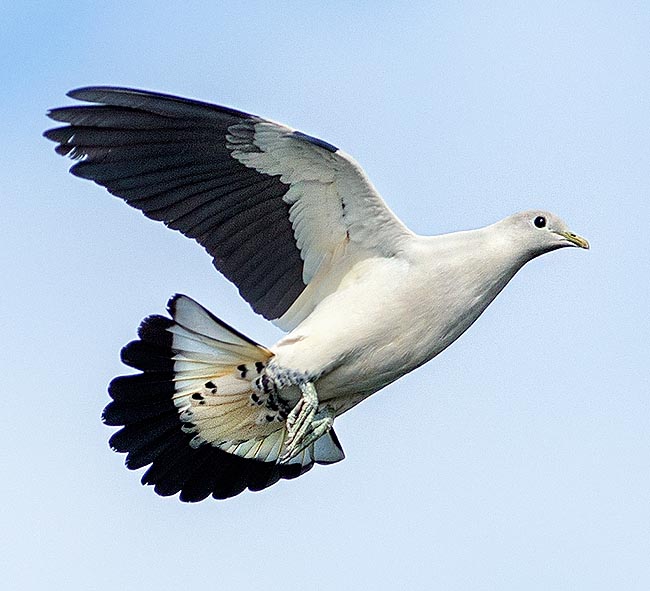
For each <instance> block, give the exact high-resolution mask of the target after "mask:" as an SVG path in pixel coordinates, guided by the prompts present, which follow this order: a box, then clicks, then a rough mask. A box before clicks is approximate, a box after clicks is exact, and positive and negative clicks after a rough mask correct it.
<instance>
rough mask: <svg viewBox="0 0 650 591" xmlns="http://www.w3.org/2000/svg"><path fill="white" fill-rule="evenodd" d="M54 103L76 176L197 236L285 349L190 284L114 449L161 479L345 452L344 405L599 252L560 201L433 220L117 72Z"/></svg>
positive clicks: (313, 151) (348, 170)
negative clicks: (448, 222)
mask: <svg viewBox="0 0 650 591" xmlns="http://www.w3.org/2000/svg"><path fill="white" fill-rule="evenodd" d="M69 96H70V97H72V98H74V99H79V100H82V101H87V102H89V103H94V104H92V105H78V106H71V107H62V108H58V109H53V110H51V111H49V113H48V115H49V117H51V118H52V119H54V120H56V121H61V122H64V123H66V125H65V126H64V127H58V128H56V129H51V130H48V131H47V132H45V136H46V137H47V138H49V139H51V140H53V141H55V142H57V143H58V145H57V147H56V151H57V152H58V153H59V154H63V155H69V156H71V157H72V158H75V159H79V160H80V162H78V163H76V164H75V165H74V166H73V167H72V168H71V172H72V173H73V174H75V175H76V176H79V177H82V178H86V179H91V180H93V181H95V182H96V183H98V184H100V185H102V186H104V187H106V188H107V189H108V190H109V191H110V192H111V193H112V194H114V195H117V196H118V197H121V198H122V199H124V200H125V201H126V202H127V203H128V204H129V205H131V206H133V207H135V208H137V209H139V210H141V211H142V212H143V213H144V214H145V215H146V216H147V217H149V218H152V219H154V220H160V221H162V222H164V223H165V225H167V226H169V227H170V228H173V229H175V230H179V231H180V232H182V233H183V234H184V235H185V236H188V237H190V238H194V239H195V240H196V241H197V242H198V243H199V244H200V245H202V246H203V247H204V248H205V249H206V251H207V252H208V253H209V254H210V255H211V256H212V257H213V261H214V266H215V267H216V268H217V269H218V270H219V271H221V272H222V273H223V274H224V275H225V276H226V277H227V278H228V279H229V280H230V281H232V282H233V283H234V284H235V285H236V286H237V287H238V288H239V292H240V294H241V295H242V297H243V298H244V299H245V300H246V301H247V302H248V303H249V304H250V305H251V306H252V308H253V310H255V311H256V312H257V313H259V314H261V315H262V316H264V317H265V318H267V319H269V320H271V321H272V322H273V323H274V324H276V325H277V326H279V327H280V328H281V329H283V330H285V331H287V332H288V334H287V335H286V336H284V337H283V338H281V339H280V340H279V341H278V342H277V343H276V344H275V345H274V346H273V347H271V348H266V347H263V346H262V345H259V344H257V343H255V342H254V341H252V340H251V339H249V338H247V337H245V336H244V335H242V334H240V333H239V332H237V331H236V330H234V329H233V328H231V327H230V326H228V325H227V324H225V323H224V322H222V321H221V320H219V319H218V318H217V317H215V316H213V315H212V314H211V313H210V312H208V311H207V310H206V309H205V308H203V307H202V306H200V305H199V304H198V303H196V302H195V301H193V300H192V299H190V298H189V297H187V296H184V295H176V296H174V297H172V298H171V300H170V301H169V304H168V311H169V317H166V316H151V317H149V318H146V319H145V320H144V321H143V322H142V324H141V326H140V328H139V331H138V336H139V340H136V341H134V342H132V343H129V344H128V345H126V347H125V348H124V349H123V350H122V360H123V361H124V363H125V364H127V365H129V366H131V367H134V368H136V369H138V370H141V372H142V373H139V374H136V375H128V376H120V377H117V378H115V379H114V380H113V381H112V382H111V384H110V386H109V393H110V396H111V398H112V399H113V401H112V402H111V403H110V404H109V405H108V406H107V407H106V409H105V410H104V414H103V419H104V421H105V423H106V424H108V425H116V426H122V429H121V430H119V431H118V432H116V433H115V434H114V435H113V436H112V437H111V441H110V443H111V446H112V447H113V448H114V449H115V450H116V451H119V452H126V453H128V455H127V459H126V464H127V466H128V467H129V468H131V469H136V468H141V467H144V466H147V465H149V464H151V466H150V467H149V469H148V470H147V471H146V473H145V474H144V476H143V478H142V482H143V483H144V484H151V485H154V486H155V491H156V492H157V493H158V494H160V495H173V494H176V493H178V492H179V491H180V498H181V500H184V501H199V500H202V499H204V498H206V497H207V496H209V495H212V496H213V497H215V498H227V497H231V496H234V495H237V494H239V493H240V492H242V491H243V490H245V489H246V488H249V489H250V490H260V489H263V488H265V487H267V486H270V485H271V484H273V483H275V482H277V481H278V480H279V479H281V478H294V477H296V476H299V475H301V474H303V473H304V472H306V471H307V470H309V469H310V468H311V467H312V466H313V465H314V463H318V464H329V463H333V462H338V461H340V460H342V459H343V457H344V454H343V450H342V448H341V445H340V443H339V441H338V438H337V437H336V434H335V433H334V430H333V429H332V425H333V422H334V419H335V418H336V417H337V416H338V415H340V414H342V413H344V412H346V411H348V410H350V409H351V408H352V407H353V406H355V405H356V404H358V403H359V402H361V401H362V400H363V399H365V398H367V397H368V396H370V395H371V394H373V393H374V392H377V391H378V390H380V389H381V388H383V387H384V386H387V385H388V384H390V383H391V382H393V381H395V380H397V379H398V378H400V377H401V376H403V375H404V374H406V373H408V372H410V371H412V370H413V369H415V368H416V367H418V366H420V365H422V364H423V363H426V362H427V361H429V360H430V359H432V358H433V357H435V356H436V355H438V353H440V352H441V351H442V350H443V349H445V348H446V347H448V346H449V345H450V344H451V343H452V342H454V341H455V340H456V339H457V338H458V337H459V336H460V335H461V334H462V333H463V332H465V330H467V328H469V326H470V325H471V324H472V323H473V322H474V321H475V320H476V319H477V318H478V316H479V315H480V314H481V313H482V312H483V310H485V308H486V307H487V306H488V304H490V302H491V301H492V300H493V299H494V298H495V297H496V295H497V294H498V293H499V292H500V291H501V290H502V289H503V288H504V287H505V285H506V284H507V283H508V281H510V279H511V278H512V277H513V275H514V274H515V273H516V272H517V271H518V270H519V269H520V268H521V267H522V266H523V265H524V264H525V263H526V262H528V261H530V260H531V259H533V258H535V257H536V256H539V255H541V254H544V253H546V252H549V251H552V250H555V249H558V248H562V247H565V246H577V247H580V248H589V244H588V243H587V241H586V240H585V239H584V238H581V237H579V236H577V235H576V234H574V233H573V232H570V231H569V229H568V228H567V226H566V225H565V224H564V222H562V220H560V219H559V218H558V217H557V216H555V215H553V214H551V213H547V212H544V211H526V212H523V213H517V214H515V215H512V216H510V217H508V218H506V219H504V220H502V221H500V222H497V223H495V224H493V225H491V226H487V227H485V228H480V229H478V230H470V231H465V232H456V233H453V234H444V235H439V236H418V235H417V234H414V233H413V232H411V231H410V230H409V229H408V228H407V227H406V226H404V224H403V223H402V222H401V221H400V220H399V219H397V217H396V216H395V215H394V214H393V213H392V212H391V211H390V209H389V208H388V207H387V206H386V204H385V203H384V201H383V200H382V198H381V197H380V196H379V194H378V193H377V191H376V190H375V188H374V187H373V186H372V184H371V183H370V181H369V180H368V178H367V177H366V175H365V174H364V172H363V170H362V169H361V167H360V166H359V165H358V164H357V163H356V162H355V161H354V160H353V159H352V158H351V157H350V156H348V155H347V154H345V153H344V152H342V151H341V150H339V149H337V148H336V147H334V146H332V145H331V144H328V143H326V142H324V141H322V140H319V139H316V138H314V137H311V136H309V135H306V134H304V133H301V132H299V131H296V130H295V129H292V128H290V127H286V126H284V125H280V124H278V123H274V122H272V121H269V120H266V119H262V118H260V117H256V116H253V115H249V114H247V113H243V112H240V111H236V110H233V109H230V108H226V107H221V106H216V105H211V104H208V103H202V102H198V101H193V100H188V99H184V98H179V97H175V96H170V95H164V94H158V93H152V92H146V91H142V90H132V89H127V88H113V87H89V88H81V89H78V90H73V91H72V92H70V93H69Z"/></svg>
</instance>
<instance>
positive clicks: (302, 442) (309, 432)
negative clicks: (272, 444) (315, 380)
mask: <svg viewBox="0 0 650 591" xmlns="http://www.w3.org/2000/svg"><path fill="white" fill-rule="evenodd" d="M300 390H301V392H302V398H301V399H300V400H299V401H298V403H297V404H296V406H294V407H293V409H292V411H291V412H290V413H289V416H288V417H287V439H286V441H285V451H284V454H283V455H282V457H281V458H280V463H286V462H288V461H289V460H291V459H292V458H294V457H296V456H297V455H298V454H299V453H300V452H301V451H302V450H304V449H305V448H306V447H308V446H309V445H311V444H312V443H313V442H314V441H316V440H317V439H318V438H319V437H321V436H322V435H324V434H325V433H327V432H328V431H329V430H330V429H331V428H332V423H333V422H334V412H333V411H332V410H331V409H330V408H325V409H323V410H322V411H321V412H320V413H319V414H318V416H317V415H316V411H317V410H318V394H317V392H316V388H315V387H314V385H313V384H312V383H311V382H307V383H306V384H301V386H300ZM314 419H316V420H314Z"/></svg>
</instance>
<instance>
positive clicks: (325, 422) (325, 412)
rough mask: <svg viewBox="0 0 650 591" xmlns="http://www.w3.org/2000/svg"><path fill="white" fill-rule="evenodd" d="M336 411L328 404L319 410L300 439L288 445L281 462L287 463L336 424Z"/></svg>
mask: <svg viewBox="0 0 650 591" xmlns="http://www.w3.org/2000/svg"><path fill="white" fill-rule="evenodd" d="M335 416H336V413H335V411H334V409H333V408H331V407H329V406H326V407H325V408H323V409H321V410H319V411H318V412H317V413H316V414H315V415H314V416H313V418H312V420H311V421H310V423H309V424H308V425H307V429H306V430H305V432H304V433H303V434H302V435H301V436H300V438H299V439H294V440H293V441H292V442H290V443H289V444H288V445H286V448H285V452H284V454H283V455H282V457H281V458H280V463H281V464H285V463H287V462H289V461H290V460H291V458H294V457H296V456H297V455H298V454H299V453H300V452H301V451H302V450H304V449H305V448H306V447H309V446H310V445H311V444H312V443H314V441H316V440H317V439H319V438H320V437H322V436H323V435H325V433H327V432H328V431H329V430H330V429H331V428H332V425H333V424H334V417H335Z"/></svg>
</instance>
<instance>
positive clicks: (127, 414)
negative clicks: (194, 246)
mask: <svg viewBox="0 0 650 591" xmlns="http://www.w3.org/2000/svg"><path fill="white" fill-rule="evenodd" d="M168 311H169V313H170V316H171V318H166V317H164V316H150V317H148V318H146V319H145V320H144V321H143V322H142V324H141V325H140V328H139V330H138V336H139V340H137V341H133V342H131V343H129V344H128V345H126V347H124V349H123V350H122V360H123V362H124V363H125V364H127V365H129V366H131V367H134V368H136V369H139V370H141V371H142V373H140V374H136V375H129V376H120V377H117V378H115V379H114V380H113V381H112V382H111V384H110V386H109V394H110V396H111V398H112V399H113V401H112V402H111V403H110V404H109V405H108V406H107V407H106V409H105V410H104V413H103V420H104V422H105V423H106V424H108V425H115V426H123V428H122V429H121V430H119V431H118V432H116V433H115V434H114V435H113V436H112V437H111V440H110V444H111V446H112V447H113V449H115V450H116V451H118V452H126V453H127V454H128V455H127V459H126V465H127V467H128V468H130V469H137V468H141V467H143V466H146V465H148V464H151V466H150V467H149V469H148V470H147V471H146V472H145V474H144V476H143V478H142V483H143V484H151V485H154V487H155V491H156V492H157V493H158V494H160V495H163V496H168V495H173V494H176V493H177V492H179V491H180V493H181V495H180V498H181V500H183V501H200V500H202V499H204V498H206V497H207V496H209V495H212V496H213V497H215V498H219V499H223V498H227V497H231V496H235V495H237V494H239V493H240V492H242V491H243V490H245V489H246V488H248V489H250V490H261V489H263V488H266V487H268V486H270V485H272V484H274V483H275V482H277V481H278V480H280V479H281V478H286V479H289V478H295V477H297V476H300V475H301V474H304V473H305V472H307V471H308V470H310V469H311V468H312V466H313V465H314V463H324V464H325V463H333V462H336V461H339V460H341V459H343V457H344V454H343V451H342V449H341V446H340V444H339V442H338V439H337V437H336V435H335V434H334V432H333V431H331V432H330V433H328V434H327V435H326V436H324V437H322V438H321V439H319V440H318V441H316V442H315V444H313V445H311V446H309V447H308V448H306V449H305V450H303V451H302V452H301V453H300V454H299V455H297V456H296V457H295V458H293V459H292V461H291V462H290V463H288V464H279V463H278V462H279V458H280V456H281V454H282V448H283V445H284V441H285V438H286V429H285V419H286V416H287V414H288V412H289V411H290V408H289V407H288V406H287V403H286V402H285V401H284V400H283V399H282V398H281V397H280V395H279V394H278V392H277V391H276V390H275V387H274V386H273V384H272V383H271V382H270V380H269V379H268V378H267V377H266V375H265V373H264V369H265V367H266V364H267V363H268V361H269V359H270V358H271V357H272V356H273V354H272V353H271V352H270V351H269V350H268V349H266V348H265V347H263V346H261V345H258V344H257V343H255V342H254V341H252V340H250V339H248V338H247V337H245V336H244V335H242V334H240V333H239V332H237V331H236V330H234V329H233V328H231V327H229V326H228V325H226V324H225V323H223V322H222V321H221V320H219V319H218V318H217V317H215V316H213V315H212V314H211V313H210V312H208V311H207V310H206V309H205V308H203V307H202V306H200V305H199V304H198V303H196V302H195V301H194V300H192V299H191V298H188V297H187V296H183V295H176V296H174V297H172V298H171V300H170V301H169V304H168Z"/></svg>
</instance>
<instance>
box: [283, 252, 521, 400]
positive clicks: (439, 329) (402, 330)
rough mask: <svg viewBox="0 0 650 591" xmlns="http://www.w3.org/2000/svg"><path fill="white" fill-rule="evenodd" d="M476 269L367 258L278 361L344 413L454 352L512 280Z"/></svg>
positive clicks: (288, 340) (291, 338) (292, 336)
mask: <svg viewBox="0 0 650 591" xmlns="http://www.w3.org/2000/svg"><path fill="white" fill-rule="evenodd" d="M482 266H483V262H477V265H476V269H475V272H476V273H480V272H481V268H482ZM473 272H474V270H473V269H471V268H469V269H468V266H467V261H466V260H465V261H464V266H463V267H462V268H461V267H457V268H456V267H454V266H453V265H451V266H448V267H447V268H444V269H441V268H436V269H435V270H433V269H431V266H430V265H427V266H426V267H425V266H420V267H416V266H414V265H413V264H412V263H410V262H409V261H407V260H400V259H380V260H377V259H374V260H369V261H363V262H361V263H359V264H358V265H356V266H355V267H354V269H353V270H352V271H351V272H350V273H348V275H347V276H346V278H345V280H344V281H343V283H342V284H341V287H340V289H338V290H337V291H336V292H335V293H334V294H332V295H331V296H329V297H327V298H326V299H325V300H323V301H322V302H321V303H320V304H319V305H318V306H317V307H316V309H315V310H314V312H312V314H310V315H309V317H308V318H306V319H305V320H304V321H303V322H302V323H301V324H300V325H299V326H297V327H296V328H295V329H294V330H293V331H292V332H291V333H289V334H288V335H287V336H286V337H284V338H283V339H281V340H280V341H279V342H278V343H277V344H276V345H275V346H274V347H273V352H274V353H275V354H276V357H275V362H276V363H277V366H278V367H281V368H285V369H288V370H292V371H295V372H296V373H297V374H300V375H305V376H309V377H310V379H316V389H317V391H318V394H319V399H320V400H321V401H334V400H337V399H338V400H339V403H338V404H335V406H337V407H339V408H340V411H339V412H344V411H345V410H347V409H348V408H351V406H354V404H356V403H358V402H359V401H360V400H362V399H363V398H365V397H367V396H369V395H370V394H373V393H374V392H376V391H377V390H379V389H381V388H383V387H384V386H386V385H388V384H390V383H391V382H393V381H395V380H397V379H398V378H400V377H401V376H403V375H405V374H406V373H408V372H410V371H412V370H413V369H415V368H416V367H418V366H420V365H422V364H423V363H425V362H426V361H428V360H430V359H432V358H433V357H435V356H436V355H437V354H438V353H440V352H441V351H442V350H444V349H445V348H446V347H448V346H449V345H450V344H451V343H452V342H453V341H455V340H456V339H457V338H458V337H459V336H460V335H461V334H462V333H463V332H464V331H465V330H466V329H467V328H468V327H469V326H470V325H471V324H472V323H473V322H474V321H475V320H476V318H477V317H478V316H479V315H480V314H481V312H482V311H483V310H484V309H485V308H486V307H487V305H488V304H489V303H490V302H491V301H492V300H493V299H494V297H495V296H496V295H497V294H498V293H499V291H501V289H502V288H503V287H504V286H505V284H506V283H507V281H508V280H509V279H510V277H504V278H503V279H502V280H498V281H496V282H495V281H491V282H489V283H483V282H476V281H472V280H468V279H469V278H470V277H471V276H472V274H473ZM441 286H444V287H441Z"/></svg>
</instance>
